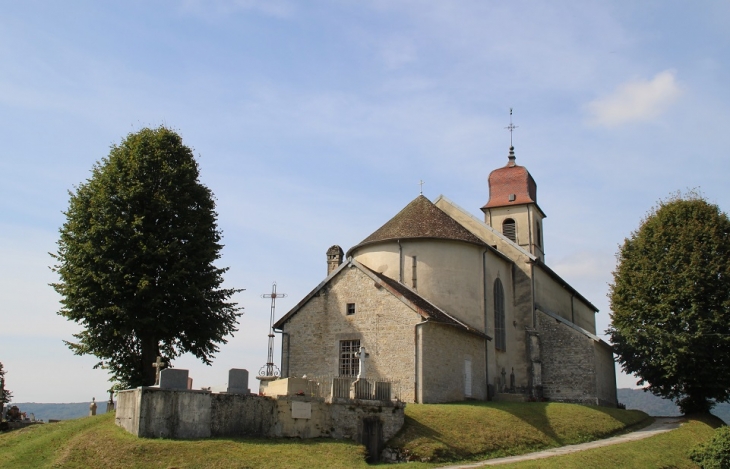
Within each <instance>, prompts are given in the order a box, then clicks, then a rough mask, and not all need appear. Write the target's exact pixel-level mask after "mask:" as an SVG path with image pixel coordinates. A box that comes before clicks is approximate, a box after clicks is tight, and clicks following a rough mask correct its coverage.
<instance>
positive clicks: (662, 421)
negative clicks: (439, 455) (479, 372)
mask: <svg viewBox="0 0 730 469" xmlns="http://www.w3.org/2000/svg"><path fill="white" fill-rule="evenodd" d="M682 423H684V419H683V418H682V417H655V418H654V423H652V424H651V425H649V426H648V427H644V428H642V429H640V430H636V431H634V432H631V433H626V434H623V435H619V436H613V437H611V438H606V439H604V440H596V441H591V442H588V443H581V444H579V445H569V446H561V447H560V448H553V449H548V450H545V451H538V452H537V453H528V454H522V455H519V456H509V457H506V458H494V459H487V460H486V461H479V462H475V463H469V464H461V465H457V466H444V467H442V468H441V469H469V468H476V467H485V466H497V465H500V464H508V463H513V462H520V461H532V460H535V459H543V458H550V457H552V456H560V455H562V454H570V453H575V452H578V451H585V450H587V449H593V448H601V447H603V446H610V445H618V444H620V443H626V442H628V441H636V440H643V439H644V438H649V437H650V436H654V435H658V434H660V433H664V432H668V431H670V430H674V429H675V428H679V426H680V425H681V424H682Z"/></svg>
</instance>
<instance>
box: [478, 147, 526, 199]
mask: <svg viewBox="0 0 730 469" xmlns="http://www.w3.org/2000/svg"><path fill="white" fill-rule="evenodd" d="M510 199H512V200H510ZM522 204H535V205H537V184H536V183H535V180H534V179H532V176H531V175H530V173H529V171H527V168H525V167H524V166H519V165H517V164H515V148H514V147H510V149H509V161H508V162H507V165H506V166H504V167H502V168H499V169H495V170H494V171H492V172H491V173H490V174H489V202H487V204H486V205H484V207H482V210H485V209H488V208H494V207H509V206H510V205H522Z"/></svg>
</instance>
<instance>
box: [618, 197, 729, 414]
mask: <svg viewBox="0 0 730 469" xmlns="http://www.w3.org/2000/svg"><path fill="white" fill-rule="evenodd" d="M617 260H618V264H617V266H616V270H615V271H614V273H613V283H612V284H611V286H610V293H609V297H610V302H611V310H612V314H611V325H610V327H609V329H608V331H607V332H608V333H609V334H610V336H611V342H612V343H613V345H614V350H615V352H616V354H617V356H618V361H619V363H621V365H622V367H623V369H624V370H625V371H626V372H628V373H633V374H635V375H636V376H638V377H639V378H640V381H639V383H638V384H646V385H647V389H648V390H649V391H651V392H652V393H654V394H656V395H659V396H662V397H667V398H670V399H672V400H674V401H675V402H676V403H677V404H678V405H679V406H680V409H681V410H682V412H683V413H685V414H686V413H692V412H709V411H710V409H711V408H712V406H713V405H714V401H720V402H725V401H728V400H729V399H730V220H728V217H727V215H726V214H724V213H722V212H721V211H720V209H719V208H718V207H717V206H716V205H713V204H710V203H708V202H707V201H706V200H704V199H703V198H702V197H701V196H699V195H697V194H695V193H689V194H686V195H684V196H682V195H681V194H677V195H675V196H673V197H671V198H669V199H667V200H664V201H661V202H660V203H659V204H658V206H657V207H655V208H654V209H652V211H650V212H649V214H648V215H647V216H646V218H645V219H644V220H643V221H642V223H641V226H640V227H639V228H638V229H637V230H636V231H634V232H633V233H632V234H631V236H630V237H629V238H627V239H626V240H625V241H624V243H623V245H622V246H621V248H620V250H619V252H618V254H617Z"/></svg>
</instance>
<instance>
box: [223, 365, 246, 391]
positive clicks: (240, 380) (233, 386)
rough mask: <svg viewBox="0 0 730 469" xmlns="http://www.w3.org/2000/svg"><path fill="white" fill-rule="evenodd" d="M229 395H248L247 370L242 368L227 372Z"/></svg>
mask: <svg viewBox="0 0 730 469" xmlns="http://www.w3.org/2000/svg"><path fill="white" fill-rule="evenodd" d="M226 392H227V393H229V394H250V393H251V390H250V389H249V388H248V370H245V369H242V368H231V369H230V370H228V389H227V390H226Z"/></svg>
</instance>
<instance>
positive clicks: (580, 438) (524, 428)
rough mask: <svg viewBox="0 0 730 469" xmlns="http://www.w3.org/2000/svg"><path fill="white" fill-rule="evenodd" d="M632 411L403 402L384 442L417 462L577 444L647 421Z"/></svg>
mask: <svg viewBox="0 0 730 469" xmlns="http://www.w3.org/2000/svg"><path fill="white" fill-rule="evenodd" d="M650 422H651V419H650V417H648V416H647V415H646V414H645V413H643V412H640V411H638V410H628V411H627V410H620V409H609V408H606V407H595V406H583V405H576V404H561V403H511V402H505V403H498V402H478V403H474V402H469V403H454V404H442V405H432V404H426V405H419V404H409V405H408V406H407V407H406V425H405V426H404V427H403V430H401V432H400V433H399V434H398V435H396V437H395V438H394V439H393V440H391V441H390V443H389V446H391V447H398V448H401V449H404V450H406V451H407V452H408V453H409V454H410V455H411V457H412V458H413V459H415V460H417V461H432V462H435V461H456V460H474V459H488V458H495V457H501V456H511V455H515V454H524V453H529V452H532V451H539V450H542V449H546V448H552V447H557V446H564V445H570V444H575V443H583V442H586V441H592V440H596V439H599V438H604V437H607V436H609V435H613V434H616V433H618V432H621V431H624V430H625V429H627V428H631V427H635V426H640V425H648V424H649V423H650Z"/></svg>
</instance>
